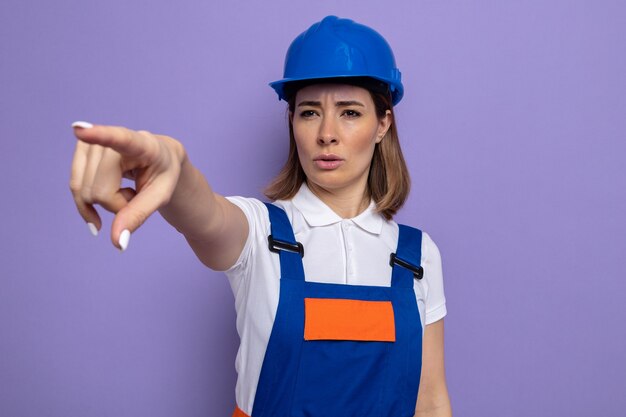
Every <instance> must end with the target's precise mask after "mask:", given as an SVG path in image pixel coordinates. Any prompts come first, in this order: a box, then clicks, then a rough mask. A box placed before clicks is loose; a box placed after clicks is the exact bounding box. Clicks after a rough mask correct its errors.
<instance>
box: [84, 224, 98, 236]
mask: <svg viewBox="0 0 626 417" xmlns="http://www.w3.org/2000/svg"><path fill="white" fill-rule="evenodd" d="M87 227H88V228H89V231H90V232H91V234H92V235H94V236H98V228H97V227H96V225H95V224H93V223H87Z"/></svg>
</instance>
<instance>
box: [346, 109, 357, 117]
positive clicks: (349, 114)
mask: <svg viewBox="0 0 626 417" xmlns="http://www.w3.org/2000/svg"><path fill="white" fill-rule="evenodd" d="M343 114H344V116H346V117H348V118H356V117H359V116H361V113H360V112H358V111H356V110H350V109H348V110H345V111H344V112H343Z"/></svg>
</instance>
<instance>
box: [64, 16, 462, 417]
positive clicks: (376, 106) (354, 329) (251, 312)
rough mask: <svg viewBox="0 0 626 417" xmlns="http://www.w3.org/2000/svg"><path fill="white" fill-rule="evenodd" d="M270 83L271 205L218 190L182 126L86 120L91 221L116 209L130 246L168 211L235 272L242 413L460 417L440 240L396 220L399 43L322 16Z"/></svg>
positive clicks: (121, 235) (83, 210)
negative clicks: (283, 130)
mask: <svg viewBox="0 0 626 417" xmlns="http://www.w3.org/2000/svg"><path fill="white" fill-rule="evenodd" d="M271 86H272V87H273V88H274V89H275V91H276V92H277V93H278V95H279V97H280V98H281V99H284V100H286V101H287V102H288V103H289V131H290V151H289V157H288V160H287V162H286V164H285V166H284V168H283V170H282V171H281V172H280V174H279V175H278V177H277V178H276V179H275V180H274V182H273V183H272V184H271V185H270V187H269V188H268V191H267V196H268V197H269V198H270V199H271V200H273V204H264V203H262V202H260V201H259V200H256V199H250V198H242V197H229V198H225V197H222V196H220V195H218V194H216V193H214V192H213V191H212V190H211V187H210V186H209V184H208V183H207V182H206V180H205V178H204V177H203V176H202V175H201V174H200V172H199V171H198V170H197V169H196V168H194V167H193V165H192V164H191V162H190V161H189V159H188V157H187V154H186V152H185V149H184V148H183V146H182V145H181V143H180V142H178V141H176V140H175V139H172V138H170V137H167V136H162V135H155V134H151V133H149V132H146V131H131V130H128V129H125V128H122V127H112V126H94V125H91V124H89V123H86V122H76V123H74V125H73V126H74V133H75V135H76V137H77V138H78V139H79V140H78V141H77V145H76V152H75V155H74V160H73V164H72V176H71V181H70V188H71V190H72V194H73V196H74V200H75V202H76V205H77V207H78V211H79V212H80V214H81V216H82V217H83V218H84V219H85V221H86V222H87V223H88V226H89V229H90V230H91V231H92V233H94V234H97V232H98V231H99V230H100V229H101V227H102V224H101V220H100V217H99V216H98V213H97V211H96V209H95V208H94V206H95V205H100V206H102V207H104V208H105V209H106V210H109V211H111V212H113V213H116V216H115V219H114V221H113V225H112V229H111V238H112V240H113V243H114V245H116V246H117V247H119V248H120V249H121V250H125V249H126V248H127V246H128V244H129V239H130V235H131V233H132V232H133V231H135V230H136V229H137V228H138V227H139V226H140V225H141V224H143V222H144V221H145V220H146V219H147V217H148V216H149V215H150V214H152V213H153V212H154V211H157V210H158V211H159V212H160V213H161V215H162V216H163V217H164V218H165V219H166V220H167V221H168V222H169V223H171V224H172V225H173V226H174V227H175V228H176V229H177V230H178V231H180V232H181V233H182V234H183V235H184V236H185V238H186V239H187V241H188V242H189V245H190V246H191V247H192V249H193V250H194V251H195V253H196V255H197V256H198V258H199V259H200V260H201V261H202V262H203V263H204V264H205V265H207V266H208V267H210V268H212V269H215V270H222V271H226V274H227V275H228V277H229V280H230V283H231V286H232V289H233V293H234V295H235V305H236V310H237V330H238V332H239V335H240V338H241V345H240V348H239V352H238V355H237V363H236V365H237V372H238V381H237V387H236V401H237V406H236V409H235V413H234V416H240V417H242V416H252V417H264V416H267V417H269V416H272V417H279V416H324V417H330V416H359V417H361V416H389V417H391V416H393V417H396V416H412V415H414V414H415V415H418V416H450V415H451V410H450V401H449V398H448V392H447V388H446V382H445V374H444V361H443V317H444V316H445V314H446V307H445V298H444V294H443V283H442V276H441V261H440V256H439V252H438V250H437V247H436V246H435V244H434V243H433V242H432V240H431V239H430V237H429V236H428V235H427V234H425V233H422V232H421V231H419V230H417V229H413V228H410V227H407V226H402V225H398V224H396V223H395V222H394V221H393V220H392V217H393V215H394V214H395V213H396V212H397V210H398V209H399V208H400V207H401V206H402V204H403V203H404V201H405V199H406V197H407V194H408V192H409V177H408V171H407V169H406V166H405V163H404V159H403V157H402V152H401V149H400V144H399V141H398V136H397V132H396V129H395V126H394V114H393V105H395V104H397V103H398V102H399V101H400V100H401V98H402V95H403V86H402V83H401V79H400V72H399V71H398V69H397V68H396V66H395V59H394V56H393V53H392V51H391V49H390V48H389V45H388V44H387V42H386V41H385V40H384V39H383V38H382V37H381V36H380V35H379V34H378V33H377V32H375V31H374V30H372V29H371V28H368V27H366V26H363V25H360V24H358V23H355V22H353V21H351V20H346V19H338V18H336V17H334V16H329V17H326V18H325V19H323V20H322V21H321V22H318V23H316V24H314V25H313V26H311V28H309V29H308V30H307V31H305V32H303V33H302V34H301V35H300V36H299V37H297V38H296V39H295V40H294V41H293V43H292V45H291V46H290V48H289V51H288V52H287V57H286V61H285V76H284V78H283V79H282V80H280V81H277V82H274V83H272V84H271ZM122 177H128V178H132V179H134V180H135V185H136V186H135V189H128V188H125V189H120V182H121V179H122ZM418 392H419V395H418ZM416 404H417V405H416Z"/></svg>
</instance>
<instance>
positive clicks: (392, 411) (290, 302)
mask: <svg viewBox="0 0 626 417" xmlns="http://www.w3.org/2000/svg"><path fill="white" fill-rule="evenodd" d="M267 207H268V211H269V216H270V223H271V235H270V236H269V237H268V241H269V246H270V250H272V251H274V252H277V253H278V256H279V257H280V274H281V276H280V298H279V303H278V309H277V311H276V318H275V321H274V326H273V328H272V332H271V336H270V339H269V343H268V346H267V351H266V353H265V359H264V362H263V366H262V369H261V375H260V378H259V383H258V387H257V391H256V396H255V400H254V406H253V409H252V417H305V416H306V417H366V416H372V417H373V416H376V417H409V416H413V415H414V413H415V403H416V401H417V391H418V387H419V380H420V371H421V365H422V327H421V322H420V316H419V310H418V307H417V301H416V298H415V292H414V290H413V280H414V279H416V278H417V279H421V277H422V274H423V269H422V268H421V266H420V258H421V240H422V232H421V231H420V230H418V229H414V228H411V227H408V226H403V225H400V234H399V238H398V248H397V251H396V253H395V254H391V259H390V263H391V265H392V267H393V272H392V278H391V286H390V287H375V286H359V285H342V284H326V283H317V282H307V281H305V279H304V269H303V266H302V256H303V250H304V249H303V248H302V245H301V244H300V243H298V242H296V240H295V237H294V234H293V230H292V227H291V224H290V223H289V219H288V218H287V215H286V214H285V212H284V211H283V210H282V209H280V208H278V207H276V206H274V205H272V204H267Z"/></svg>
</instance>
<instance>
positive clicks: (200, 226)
mask: <svg viewBox="0 0 626 417" xmlns="http://www.w3.org/2000/svg"><path fill="white" fill-rule="evenodd" d="M218 210H219V208H218V203H217V196H216V195H215V193H213V190H212V189H211V186H210V185H209V183H208V182H207V181H206V179H205V178H204V176H203V175H202V173H200V171H198V169H197V168H196V167H194V166H193V165H192V164H191V162H190V161H189V158H188V157H187V156H186V155H185V157H184V159H183V162H182V164H181V171H180V177H179V179H178V183H177V184H176V188H175V190H174V192H173V193H172V196H171V198H170V201H169V202H168V203H167V204H166V205H164V206H163V207H161V208H160V209H159V213H161V215H162V216H163V218H165V220H167V222H168V223H170V224H171V225H172V226H174V227H175V228H176V230H178V231H179V232H180V233H182V234H183V235H184V236H185V237H186V238H188V239H192V240H206V239H208V238H209V237H210V236H211V230H212V228H214V227H215V223H216V222H215V219H214V218H215V215H216V213H217V212H218Z"/></svg>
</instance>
